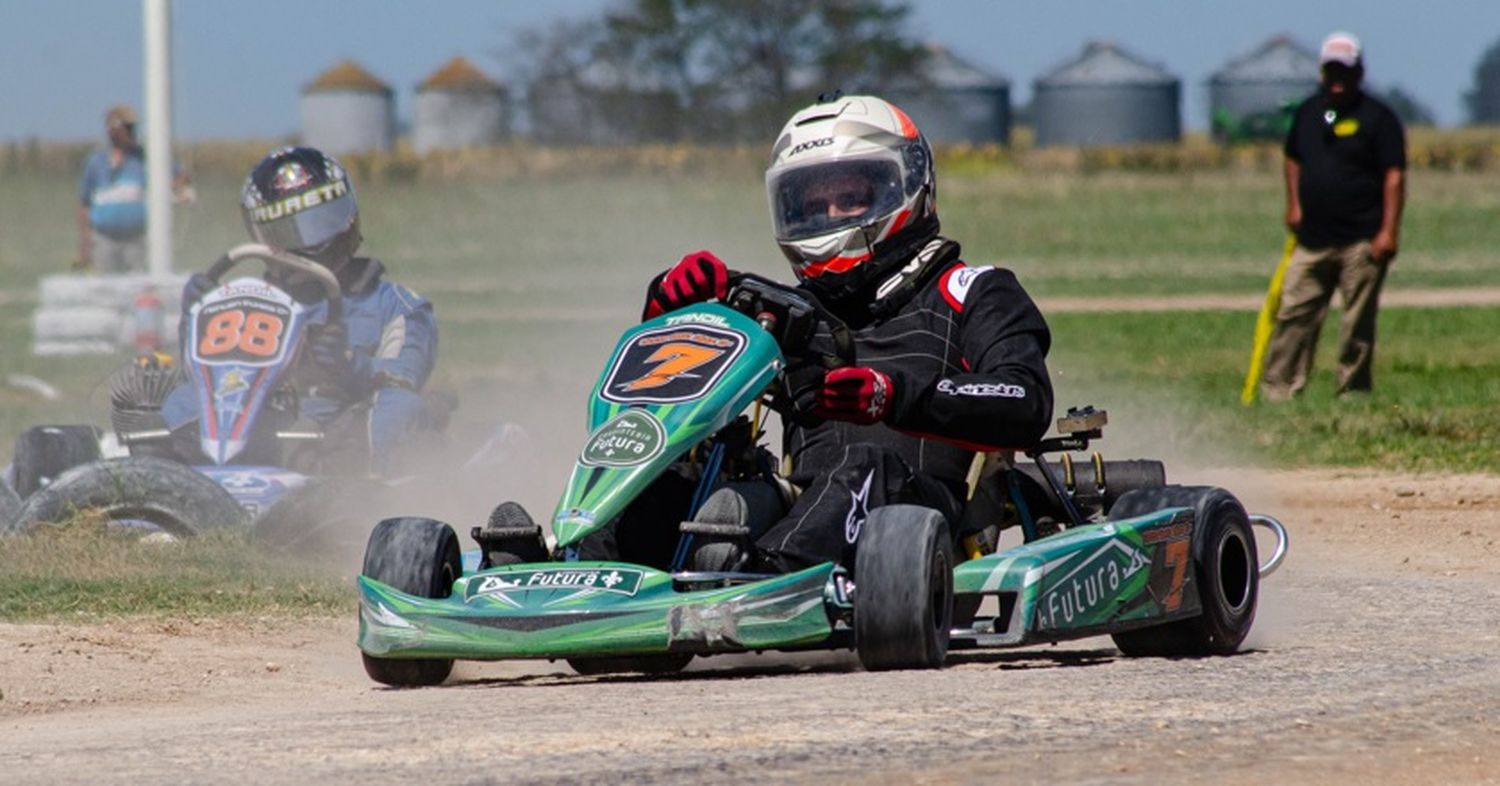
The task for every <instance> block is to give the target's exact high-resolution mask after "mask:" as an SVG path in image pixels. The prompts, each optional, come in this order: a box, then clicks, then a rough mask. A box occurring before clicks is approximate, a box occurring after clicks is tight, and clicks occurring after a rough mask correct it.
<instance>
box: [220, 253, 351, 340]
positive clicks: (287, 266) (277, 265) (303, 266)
mask: <svg viewBox="0 0 1500 786" xmlns="http://www.w3.org/2000/svg"><path fill="white" fill-rule="evenodd" d="M248 259H259V260H261V261H263V262H265V263H266V266H267V267H270V268H274V269H277V270H283V271H287V272H297V273H303V274H306V275H308V276H310V277H312V279H313V280H314V281H317V282H318V284H319V285H320V286H322V287H323V296H324V298H325V299H326V300H327V301H328V318H327V322H328V324H336V323H337V322H338V321H339V320H341V319H343V316H344V295H343V290H342V289H341V288H340V287H339V281H338V279H336V278H334V277H333V272H332V271H330V270H329V269H328V268H326V267H323V266H322V265H320V264H318V263H317V262H314V261H312V260H310V259H307V258H306V257H301V256H298V255H296V254H293V253H292V252H290V251H283V250H281V249H278V248H272V247H270V246H267V245H264V244H261V243H245V244H243V245H238V246H235V247H234V248H231V249H229V250H228V251H227V252H225V253H224V256H221V257H219V258H218V259H217V260H215V261H214V263H213V264H212V265H210V266H209V268H208V272H207V273H205V275H207V276H208V278H209V280H211V281H213V282H214V284H218V283H219V280H220V279H222V278H223V277H224V274H225V273H228V272H229V271H230V270H231V269H233V268H234V266H235V265H238V264H239V263H241V262H244V261H245V260H248Z"/></svg>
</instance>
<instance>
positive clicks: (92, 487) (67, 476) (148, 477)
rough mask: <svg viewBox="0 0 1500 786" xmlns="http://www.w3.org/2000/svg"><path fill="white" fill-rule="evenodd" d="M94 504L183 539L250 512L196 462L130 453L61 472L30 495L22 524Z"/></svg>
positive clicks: (112, 515)
mask: <svg viewBox="0 0 1500 786" xmlns="http://www.w3.org/2000/svg"><path fill="white" fill-rule="evenodd" d="M90 509H92V510H98V511H101V512H102V513H104V515H105V516H106V517H107V518H108V519H109V520H110V521H111V522H115V523H119V524H122V525H126V526H131V527H139V526H140V525H141V524H148V525H150V527H154V528H155V529H157V530H159V531H161V532H163V533H166V534H167V535H170V536H172V537H178V538H181V537H191V536H193V535H197V534H199V533H201V532H205V531H207V530H210V529H215V528H218V527H242V526H243V525H244V522H245V511H244V509H243V508H241V507H240V505H239V503H238V502H235V500H234V497H232V496H230V494H229V492H227V491H225V490H224V489H223V488H221V487H220V486H219V484H217V483H215V482H213V481H212V480H209V479H208V477H207V476H205V475H203V474H201V473H199V472H197V471H195V470H193V468H192V467H189V466H186V465H184V464H178V463H177V462H175V461H167V460H166V459H159V458H147V457H144V456H130V457H127V458H114V459H104V460H102V461H94V462H90V463H88V464H83V465H81V466H77V467H74V468H72V469H70V470H68V471H66V472H64V473H62V474H61V475H58V476H57V478H56V479H54V480H53V481H52V482H51V483H50V484H48V485H47V486H46V487H45V488H42V489H40V490H38V491H37V492H36V493H35V494H32V495H31V497H30V498H29V499H27V500H26V505H25V507H23V508H22V509H21V512H20V514H19V518H18V525H17V526H18V528H19V529H21V530H23V531H25V530H29V529H31V528H34V527H36V526H39V525H42V524H46V523H57V522H63V521H67V520H68V519H69V518H71V517H73V516H75V515H77V513H79V512H80V511H83V510H90Z"/></svg>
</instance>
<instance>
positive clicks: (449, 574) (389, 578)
mask: <svg viewBox="0 0 1500 786" xmlns="http://www.w3.org/2000/svg"><path fill="white" fill-rule="evenodd" d="M362 572H363V573H364V575H365V576H367V577H369V578H372V579H375V580H376V581H378V582H380V583H382V584H385V585H387V586H390V587H394V588H395V589H398V590H401V591H402V592H405V593H407V594H409V595H417V596H419V597H423V598H446V597H448V596H449V595H450V594H452V592H453V582H454V581H455V580H456V579H457V578H458V577H459V576H460V575H462V574H463V563H462V562H461V558H460V555H459V547H458V535H456V534H454V532H453V528H452V527H450V526H448V525H447V524H444V523H442V522H440V521H434V520H432V519H424V518H416V517H409V518H394V519H386V520H384V521H382V522H380V523H379V524H376V525H375V529H374V530H373V531H371V532H370V542H369V545H367V546H366V547H365V562H364V568H363V570H362ZM360 654H361V656H362V657H363V659H364V664H365V673H366V674H368V675H370V679H372V680H375V681H376V682H379V683H382V684H384V685H390V686H393V687H398V688H415V687H422V686H427V685H437V684H439V683H441V682H442V681H443V680H446V679H448V675H449V674H450V673H452V672H453V660H452V659H451V658H377V657H374V656H372V655H369V654H366V653H360Z"/></svg>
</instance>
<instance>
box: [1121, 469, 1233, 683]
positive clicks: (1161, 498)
mask: <svg viewBox="0 0 1500 786" xmlns="http://www.w3.org/2000/svg"><path fill="white" fill-rule="evenodd" d="M1176 507H1187V508H1192V509H1193V515H1194V525H1193V544H1192V557H1193V579H1194V581H1195V582H1196V583H1197V586H1198V595H1199V598H1200V600H1201V602H1202V606H1203V613H1202V614H1199V615H1198V616H1196V617H1192V618H1190V619H1184V620H1177V621H1175V622H1168V623H1166V624H1163V625H1156V626H1153V627H1149V628H1142V629H1140V630H1133V631H1126V632H1124V633H1116V634H1114V635H1113V636H1112V638H1113V639H1114V641H1115V646H1117V647H1119V648H1120V652H1122V653H1124V654H1126V655H1130V656H1164V657H1172V656H1201V655H1229V654H1231V653H1233V652H1235V651H1236V650H1237V649H1239V646H1240V644H1241V643H1242V642H1243V641H1244V640H1245V636H1246V635H1248V634H1249V633H1250V626H1251V625H1252V624H1254V622H1255V606H1256V602H1257V600H1258V597H1259V593H1260V568H1259V565H1260V562H1259V556H1258V555H1257V553H1256V548H1255V536H1254V534H1253V533H1252V532H1251V530H1250V519H1249V516H1247V515H1246V513H1245V508H1244V506H1243V505H1241V504H1240V501H1239V500H1238V499H1236V498H1235V496H1234V495H1233V494H1231V493H1229V492H1228V491H1225V490H1224V489H1222V488H1217V487H1213V486H1164V487H1162V488H1155V489H1142V490H1139V491H1132V492H1130V493H1128V494H1125V495H1124V496H1122V497H1120V499H1119V501H1118V502H1116V503H1115V505H1114V507H1113V508H1111V509H1110V513H1109V517H1110V518H1111V519H1114V520H1119V519H1125V518H1131V517H1132V516H1140V515H1143V514H1146V513H1151V512H1152V511H1157V510H1161V509H1162V508H1176Z"/></svg>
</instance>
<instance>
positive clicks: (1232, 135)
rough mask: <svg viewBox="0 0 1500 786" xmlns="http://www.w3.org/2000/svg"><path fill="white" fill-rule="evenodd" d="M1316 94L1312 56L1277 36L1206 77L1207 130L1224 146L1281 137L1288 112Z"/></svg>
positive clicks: (1288, 119)
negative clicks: (1233, 142) (1246, 140)
mask: <svg viewBox="0 0 1500 786" xmlns="http://www.w3.org/2000/svg"><path fill="white" fill-rule="evenodd" d="M1317 89H1318V56H1317V54H1316V53H1314V52H1313V51H1311V50H1309V49H1305V48H1303V47H1301V46H1299V45H1298V44H1297V42H1296V41H1293V40H1292V39H1291V38H1290V37H1288V36H1285V35H1279V36H1276V37H1274V38H1272V39H1270V40H1269V41H1266V42H1265V43H1264V44H1261V45H1260V46H1259V47H1257V48H1256V49H1255V50H1254V51H1252V52H1250V53H1249V54H1246V55H1244V56H1243V57H1239V58H1236V59H1234V60H1231V61H1230V62H1229V63H1227V64H1225V66H1224V67H1223V68H1221V69H1219V71H1218V72H1216V73H1215V74H1214V75H1213V76H1212V77H1210V78H1209V80H1208V103H1209V110H1208V111H1209V127H1210V128H1212V129H1213V132H1214V136H1215V137H1216V138H1218V139H1221V140H1225V141H1238V140H1241V139H1282V138H1285V137H1286V132H1287V130H1288V129H1289V128H1290V127H1291V116H1292V109H1293V108H1295V107H1296V105H1297V104H1298V103H1300V102H1301V101H1302V99H1304V98H1307V97H1308V96H1309V95H1312V93H1313V92H1314V91H1315V90H1317Z"/></svg>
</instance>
